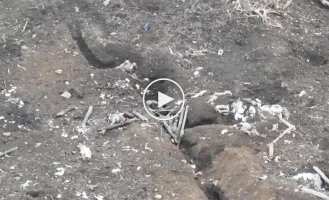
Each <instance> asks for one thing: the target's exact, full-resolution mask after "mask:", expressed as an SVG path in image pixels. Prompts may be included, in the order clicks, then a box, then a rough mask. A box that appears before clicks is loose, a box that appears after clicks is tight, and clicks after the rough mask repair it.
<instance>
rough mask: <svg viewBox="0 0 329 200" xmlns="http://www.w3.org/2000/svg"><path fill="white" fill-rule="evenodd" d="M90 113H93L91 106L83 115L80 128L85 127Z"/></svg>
mask: <svg viewBox="0 0 329 200" xmlns="http://www.w3.org/2000/svg"><path fill="white" fill-rule="evenodd" d="M92 112H93V106H89V108H88V111H87V113H86V115H85V118H84V119H83V121H82V125H81V126H82V127H86V124H87V121H88V119H89V117H90V115H91V113H92Z"/></svg>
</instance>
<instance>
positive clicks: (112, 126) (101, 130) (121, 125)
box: [98, 118, 138, 134]
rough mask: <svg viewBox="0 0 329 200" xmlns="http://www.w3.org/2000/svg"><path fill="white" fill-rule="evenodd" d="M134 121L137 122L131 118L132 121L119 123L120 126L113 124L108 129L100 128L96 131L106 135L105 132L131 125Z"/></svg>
mask: <svg viewBox="0 0 329 200" xmlns="http://www.w3.org/2000/svg"><path fill="white" fill-rule="evenodd" d="M135 121H138V119H136V118H133V119H128V120H127V121H125V122H124V123H120V124H113V125H110V126H108V127H104V128H101V129H98V131H100V132H101V133H102V134H104V133H106V132H107V131H110V130H113V129H116V128H120V127H123V126H126V125H128V124H131V123H133V122H135Z"/></svg>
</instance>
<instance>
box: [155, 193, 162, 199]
mask: <svg viewBox="0 0 329 200" xmlns="http://www.w3.org/2000/svg"><path fill="white" fill-rule="evenodd" d="M154 198H155V199H162V196H161V194H156V195H154Z"/></svg>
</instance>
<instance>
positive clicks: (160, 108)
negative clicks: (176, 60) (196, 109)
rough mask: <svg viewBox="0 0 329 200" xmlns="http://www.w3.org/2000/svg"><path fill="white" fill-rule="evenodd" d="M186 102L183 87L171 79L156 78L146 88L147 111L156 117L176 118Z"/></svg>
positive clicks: (159, 118)
mask: <svg viewBox="0 0 329 200" xmlns="http://www.w3.org/2000/svg"><path fill="white" fill-rule="evenodd" d="M168 95H170V96H168ZM174 102H175V103H174ZM176 102H177V103H176ZM184 104H185V96H184V91H183V89H182V87H181V86H180V85H178V83H176V82H175V81H173V80H171V79H168V78H160V79H156V80H154V81H152V82H151V83H149V84H148V85H147V87H146V88H145V89H144V92H143V105H144V108H145V110H146V112H147V113H148V114H149V115H150V116H151V117H153V118H154V119H157V120H170V119H174V118H175V117H177V116H178V115H179V114H180V113H181V112H182V110H183V108H184ZM164 107H165V108H164Z"/></svg>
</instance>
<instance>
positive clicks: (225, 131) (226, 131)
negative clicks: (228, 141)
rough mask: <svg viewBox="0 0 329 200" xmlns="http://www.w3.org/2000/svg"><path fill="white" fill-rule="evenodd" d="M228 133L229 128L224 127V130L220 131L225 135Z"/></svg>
mask: <svg viewBox="0 0 329 200" xmlns="http://www.w3.org/2000/svg"><path fill="white" fill-rule="evenodd" d="M226 133H228V130H227V129H223V130H222V131H221V132H220V134H222V135H224V134H226Z"/></svg>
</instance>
